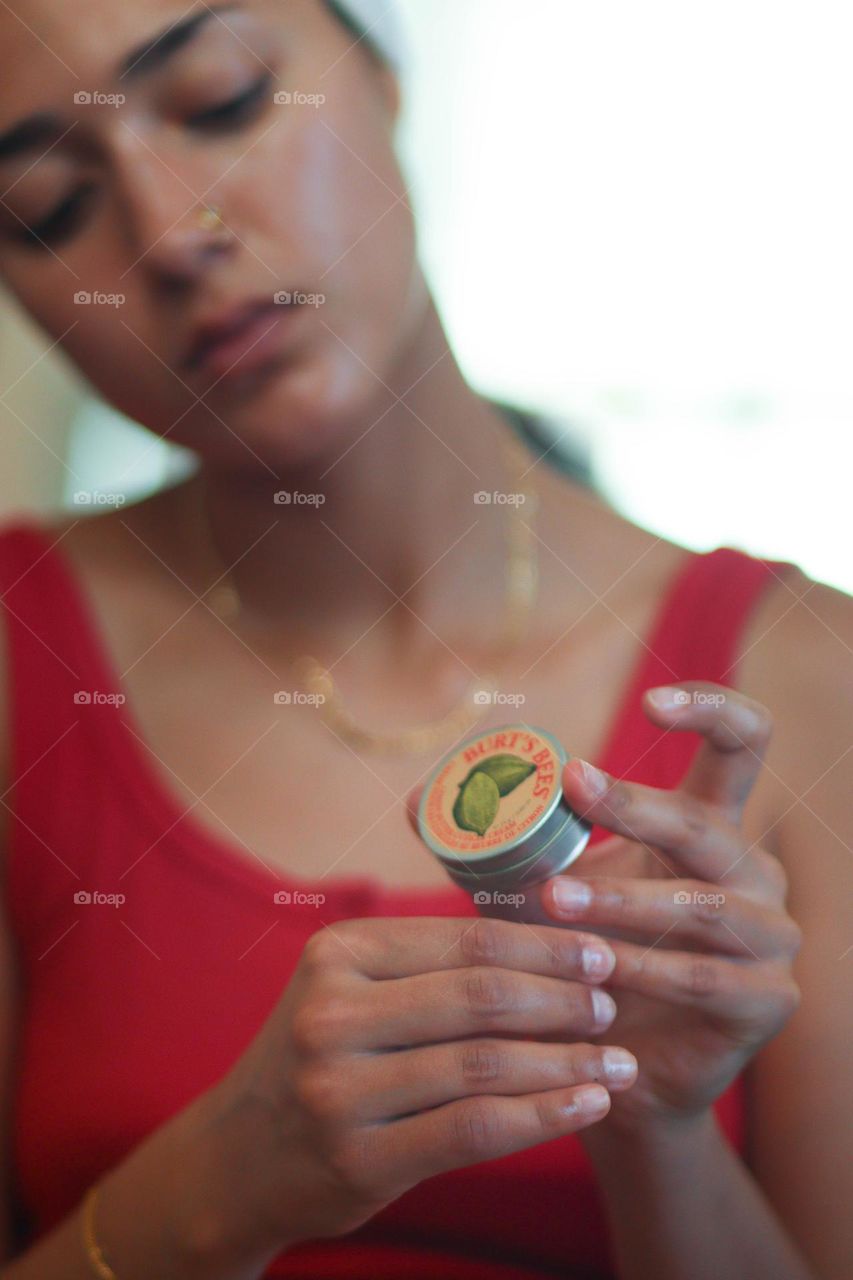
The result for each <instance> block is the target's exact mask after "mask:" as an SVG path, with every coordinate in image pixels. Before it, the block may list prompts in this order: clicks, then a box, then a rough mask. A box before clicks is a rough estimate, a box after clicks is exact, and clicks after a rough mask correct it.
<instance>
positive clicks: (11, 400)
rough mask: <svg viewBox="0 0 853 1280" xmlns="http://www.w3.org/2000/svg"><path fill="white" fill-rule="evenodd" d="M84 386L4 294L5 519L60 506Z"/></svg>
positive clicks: (0, 319) (0, 442) (1, 441)
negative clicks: (15, 513)
mask: <svg viewBox="0 0 853 1280" xmlns="http://www.w3.org/2000/svg"><path fill="white" fill-rule="evenodd" d="M84 399H85V392H84V388H83V386H82V384H81V380H80V379H78V378H77V376H76V374H75V373H73V372H72V370H71V368H70V366H69V364H68V362H67V361H66V360H65V357H64V356H61V355H60V354H58V353H57V352H56V350H51V341H50V339H49V338H48V337H47V336H46V335H45V334H43V333H42V332H41V330H40V329H38V328H37V327H36V326H35V325H33V324H32V323H31V322H30V321H29V319H28V318H27V317H26V316H25V315H24V314H23V313H22V312H21V309H20V308H19V306H18V304H17V302H15V300H14V299H11V298H9V297H8V295H6V294H4V293H3V292H2V291H0V516H2V515H7V514H9V513H11V512H14V511H19V510H36V511H47V510H51V509H53V508H55V507H57V506H58V505H59V503H60V501H61V498H62V495H63V492H64V488H65V476H66V475H67V465H66V456H67V452H68V445H69V435H70V431H71V426H72V422H73V420H74V418H75V415H76V414H77V411H78V409H79V408H80V406H81V405H82V404H83V402H84Z"/></svg>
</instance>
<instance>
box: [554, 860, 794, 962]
mask: <svg viewBox="0 0 853 1280" xmlns="http://www.w3.org/2000/svg"><path fill="white" fill-rule="evenodd" d="M541 893H542V902H543V905H544V907H545V910H546V911H547V912H548V914H549V915H551V916H553V918H554V919H555V920H560V921H572V922H575V921H581V922H582V923H583V925H584V926H585V927H586V928H593V929H596V928H599V927H600V926H615V927H616V928H617V929H619V930H622V929H625V930H628V931H629V932H630V933H632V934H635V935H637V936H636V937H634V938H632V939H631V941H636V942H641V941H643V940H645V942H646V944H647V945H648V944H649V943H654V942H655V941H656V940H657V939H659V938H661V937H662V936H665V937H666V940H667V944H668V945H670V946H673V947H675V946H681V947H690V946H699V947H704V948H706V949H707V950H709V951H714V952H720V953H722V954H725V955H735V956H753V957H754V958H755V959H760V958H771V957H773V956H778V955H787V954H789V953H790V951H791V949H792V948H795V946H796V941H797V937H798V935H799V929H798V928H797V926H796V925H795V924H794V921H793V920H792V919H791V918H790V916H788V915H787V914H786V913H785V912H784V911H780V910H779V909H777V908H776V907H770V906H767V905H765V904H763V903H760V902H756V901H754V900H753V899H751V898H746V897H744V896H742V895H741V894H738V893H731V892H723V891H722V890H721V889H720V888H719V886H717V885H714V884H706V883H704V882H703V881H701V880H668V879H667V880H619V879H617V878H615V877H614V876H595V875H593V876H586V877H584V878H583V879H578V878H577V877H574V876H555V877H554V878H553V879H551V880H548V881H546V883H545V884H544V885H543V886H542V890H541Z"/></svg>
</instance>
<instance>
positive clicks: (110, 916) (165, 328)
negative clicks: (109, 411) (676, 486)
mask: <svg viewBox="0 0 853 1280" xmlns="http://www.w3.org/2000/svg"><path fill="white" fill-rule="evenodd" d="M388 7H389V6H388V5H387V4H386V3H379V0H377V3H375V4H370V3H368V4H346V5H338V6H331V5H328V4H326V3H325V2H324V0H291V3H289V4H288V5H280V4H277V3H273V2H272V0H250V2H248V3H241V4H225V5H207V4H200V5H198V6H191V7H190V8H189V9H187V8H186V7H185V6H183V5H181V4H174V3H171V2H170V0H128V3H125V4H123V5H118V6H116V5H113V4H112V3H110V2H109V0H75V3H74V4H71V5H67V6H57V5H54V4H50V3H48V0H21V2H20V3H19V4H18V5H17V6H16V7H15V9H14V12H13V10H12V8H11V7H9V6H5V7H3V9H2V10H0V32H1V33H2V48H3V55H2V58H3V77H2V84H0V165H2V174H0V177H1V178H2V184H3V191H4V192H5V194H4V196H3V201H2V206H0V213H2V240H0V270H2V274H3V277H4V279H5V281H6V282H7V284H8V285H9V286H10V287H11V289H12V290H13V291H14V293H15V294H16V295H17V297H18V298H19V299H20V301H21V302H22V303H23V304H24V306H25V307H26V309H27V310H28V311H29V313H30V314H31V315H32V316H33V317H34V318H35V319H36V320H37V321H38V322H39V323H40V324H41V325H42V326H43V328H44V329H45V331H46V332H47V333H48V334H49V335H50V337H51V339H52V340H53V341H55V342H57V343H59V344H60V345H61V346H62V347H63V348H64V349H65V350H66V351H67V352H68V354H69V355H70V357H71V359H72V360H73V361H74V362H75V364H76V365H77V366H78V367H79V369H80V370H81V371H82V372H83V373H84V374H85V375H86V376H87V377H88V378H89V379H90V380H91V382H92V383H93V384H94V385H95V386H96V387H97V389H98V390H99V391H100V392H101V393H102V395H103V396H104V397H105V398H106V399H107V400H109V401H110V402H112V403H113V404H114V405H116V406H117V407H118V408H120V409H121V410H123V411H124V412H125V413H127V414H129V415H130V416H131V417H133V418H135V419H137V420H138V421H139V422H141V423H143V424H145V425H146V426H147V427H148V428H150V429H151V430H152V431H153V432H154V433H156V434H157V435H159V436H161V437H163V438H168V439H170V440H173V441H175V442H177V443H180V444H183V445H185V446H188V447H189V448H190V449H191V450H193V451H194V452H195V454H196V455H197V456H198V458H199V464H200V465H199V468H198V470H197V471H196V472H195V473H194V474H193V475H191V476H189V477H188V478H186V479H183V480H181V481H180V482H178V483H176V484H174V485H173V486H172V487H170V488H169V489H167V490H165V491H163V492H161V493H158V494H156V495H154V496H153V497H150V498H147V499H146V500H144V501H140V502H137V503H135V504H133V505H131V506H128V507H123V506H121V505H118V502H119V499H120V496H121V495H120V494H118V495H112V498H113V501H114V502H115V504H116V509H114V510H108V511H106V512H104V511H99V512H98V513H97V514H91V515H87V517H86V518H85V519H83V518H78V517H77V516H76V515H75V516H74V517H72V518H68V519H61V520H60V519H56V520H53V521H52V522H49V523H48V522H45V523H42V524H37V523H36V522H34V521H23V520H19V521H16V522H12V523H9V524H7V525H6V527H5V528H4V529H3V531H2V538H0V595H1V596H2V598H3V600H4V606H5V608H4V614H5V624H6V625H5V630H4V666H5V670H6V672H7V675H6V679H5V682H4V686H3V687H5V691H6V692H5V695H4V698H5V705H4V707H3V708H2V710H3V723H4V726H5V730H4V732H5V738H4V753H3V769H4V776H5V778H6V779H7V781H6V782H5V783H4V786H3V791H4V794H5V799H4V805H3V810H2V812H3V814H4V817H5V823H4V827H5V830H4V842H5V843H4V848H5V860H4V870H5V877H4V907H5V914H6V920H5V925H4V931H3V935H2V937H3V962H2V965H0V972H2V974H3V1000H2V1016H3V1029H4V1034H3V1037H2V1044H3V1065H2V1077H0V1078H2V1083H3V1089H4V1097H5V1099H6V1112H7V1113H8V1115H9V1123H8V1133H7V1137H8V1141H7V1143H6V1156H5V1163H4V1173H5V1175H6V1177H5V1193H6V1194H5V1197H4V1205H5V1208H6V1214H5V1221H4V1233H3V1241H2V1243H3V1252H4V1257H5V1259H6V1262H7V1265H6V1266H5V1268H4V1270H3V1272H2V1274H3V1275H4V1276H9V1277H12V1278H14V1280H25V1278H27V1277H31V1276H32V1277H35V1276H38V1277H40V1278H41V1280H52V1278H53V1277H57V1278H58V1277H62V1278H63V1280H69V1278H70V1277H72V1276H73V1277H74V1278H75V1280H77V1278H78V1277H79V1278H80V1280H82V1278H83V1277H86V1276H91V1275H99V1276H106V1277H111V1276H117V1277H119V1278H120V1280H130V1278H132V1277H143V1276H144V1277H153V1276H157V1277H163V1278H164V1280H165V1278H166V1277H169V1278H172V1277H174V1278H175V1280H177V1278H178V1277H191V1276H193V1277H194V1276H204V1277H216V1278H218V1277H221V1278H222V1280H226V1278H227V1280H231V1278H232V1277H233V1278H236V1277H240V1278H241V1280H242V1277H250V1276H252V1277H253V1276H259V1275H261V1274H266V1273H268V1274H271V1275H281V1276H308V1275H312V1276H324V1277H326V1278H327V1280H328V1278H330V1277H336V1276H356V1275H359V1276H362V1275H363V1276H365V1277H367V1276H370V1277H371V1278H372V1280H381V1277H399V1276H400V1275H403V1274H406V1275H410V1276H422V1277H427V1276H429V1277H434V1276H435V1275H438V1274H443V1275H446V1276H452V1277H460V1278H462V1277H467V1278H469V1280H477V1278H485V1277H489V1278H492V1280H497V1277H515V1278H517V1280H520V1278H526V1280H531V1278H532V1277H535V1276H544V1275H561V1276H581V1275H584V1276H592V1275H597V1276H598V1275H602V1276H603V1275H616V1276H619V1277H620V1278H622V1280H639V1278H640V1277H644V1278H645V1277H648V1276H650V1275H655V1276H657V1277H661V1280H663V1278H664V1277H665V1278H666V1280H670V1278H675V1277H679V1278H682V1277H690V1280H705V1278H706V1277H708V1278H710V1277H715V1278H716V1277H717V1276H719V1275H720V1274H726V1275H728V1276H729V1277H730V1280H747V1278H748V1280H757V1278H760V1277H768V1278H769V1277H773V1280H807V1278H808V1280H814V1278H816V1277H820V1278H821V1280H841V1277H842V1276H847V1275H848V1274H849V1267H850V1263H851V1260H853V1229H851V1225H850V1219H849V1214H847V1213H846V1212H844V1210H845V1209H846V1206H847V1204H848V1203H849V1200H850V1197H851V1193H853V1175H851V1170H850V1165H849V1161H848V1160H847V1159H846V1151H847V1141H848V1139H849V1133H850V1121H851V1114H853V1103H851V1101H850V1100H849V1097H848V1095H847V1091H845V1090H844V1089H843V1088H842V1083H843V1080H844V1062H845V1058H844V1050H846V1047H847V1046H848V1045H849V1043H850V1041H851V1036H853V1002H851V1000H850V998H849V977H848V974H849V968H845V965H847V966H849V963H850V960H849V955H850V947H851V944H853V908H851V896H850V894H849V892H847V889H848V888H849V877H850V869H849V862H848V861H847V855H848V853H849V845H850V843H851V838H850V837H851V830H850V814H849V778H850V773H849V764H848V762H847V761H848V757H847V756H846V755H845V753H846V752H849V749H850V748H849V741H848V737H849V732H848V727H849V723H850V712H851V709H852V708H853V687H852V686H851V679H850V672H851V663H850V654H851V651H853V611H851V606H850V602H849V600H848V599H847V598H846V597H845V596H843V595H842V594H841V593H840V592H837V591H833V590H831V589H830V588H828V587H826V586H823V585H820V584H816V583H814V582H812V581H810V580H809V579H807V578H806V577H805V576H804V575H803V574H802V573H801V572H800V571H799V569H798V568H797V567H796V566H794V565H790V564H784V563H781V562H775V561H773V562H764V561H759V560H755V559H753V558H751V557H749V556H746V555H744V554H743V553H740V552H737V551H734V550H732V549H728V548H720V549H718V550H717V551H715V552H712V553H710V554H708V555H696V554H694V553H691V552H689V551H686V550H685V549H684V548H683V547H680V546H678V545H676V544H674V543H670V542H667V541H666V540H663V539H659V538H656V537H654V536H652V535H651V534H649V533H648V532H646V531H645V530H642V529H640V528H638V527H636V526H635V525H632V524H631V523H630V522H628V521H626V520H624V519H622V518H621V517H619V516H618V515H617V514H616V513H615V512H613V511H611V510H610V509H608V507H607V506H606V504H605V503H604V502H602V501H601V500H600V499H599V498H598V497H597V496H596V495H595V494H594V493H593V492H591V491H589V490H588V489H587V488H586V487H585V486H584V485H583V484H582V483H579V482H578V481H576V480H574V479H572V478H571V477H570V476H567V475H565V474H561V473H560V472H559V471H558V470H557V469H556V468H554V467H552V466H551V465H550V462H551V459H550V458H547V457H543V453H544V450H543V449H535V448H532V447H531V443H530V442H529V441H527V442H526V443H523V444H522V445H519V444H518V440H519V439H520V437H517V436H516V435H515V434H514V432H513V431H512V428H511V426H510V425H509V423H508V421H507V419H506V417H505V416H504V415H503V414H502V413H501V412H500V411H499V410H498V409H497V407H496V406H494V405H493V404H491V403H489V402H487V401H486V400H484V399H483V398H481V397H480V396H478V395H476V394H475V392H474V391H473V390H472V389H471V388H470V387H469V386H468V385H467V384H466V383H465V381H464V379H463V377H462V375H461V373H460V371H459V369H458V367H457V365H456V363H455V361H454V359H453V356H452V354H451V353H450V352H449V351H448V348H447V343H446V340H445V337H444V333H443V330H442V326H441V323H440V320H439V318H438V315H437V312H436V309H435V307H434V305H433V303H432V301H431V299H430V297H429V294H428V291H427V289H426V286H425V284H424V279H423V276H422V274H421V271H420V269H419V267H418V264H417V258H416V252H415V237H414V229H413V222H412V216H411V211H410V209H409V207H408V204H407V200H406V191H405V184H404V182H403V180H402V177H401V175H400V172H399V169H398V166H397V163H396V159H395V155H394V149H393V131H394V122H395V118H396V115H397V111H398V105H399V92H398V83H397V79H396V76H395V72H394V55H395V49H396V46H395V45H394V44H393V43H391V42H390V41H389V29H388V28H387V27H386V25H385V20H386V17H387V10H388ZM359 18H360V19H361V21H362V23H363V25H362V26H361V27H360V28H359V27H358V24H357V21H356V20H357V19H359ZM354 31H355V32H356V33H360V34H354ZM80 292H84V293H88V294H90V296H91V297H92V298H94V299H96V302H97V300H98V299H103V298H104V297H109V296H112V295H122V297H123V301H122V302H121V304H120V305H119V306H116V307H111V306H109V305H104V304H98V305H96V303H92V304H91V305H88V306H85V307H81V306H80V305H79V304H75V301H74V298H75V294H79V293H80ZM113 300H114V301H117V298H116V297H113ZM483 495H486V496H487V497H489V496H490V497H491V498H492V499H493V501H491V502H486V501H483ZM88 496H89V499H90V502H93V503H94V502H97V503H98V504H99V505H100V503H101V501H102V499H103V498H104V497H105V496H106V497H110V495H88ZM534 497H535V498H536V499H537V501H536V502H534V501H533V498H534ZM662 498H665V495H662ZM525 507H526V509H525ZM507 529H508V530H509V531H510V537H511V539H512V543H511V545H512V546H513V548H514V553H515V561H514V564H515V565H516V568H515V570H514V571H513V573H508V572H507V564H506V562H505V551H504V539H505V537H506V532H507ZM535 559H537V560H538V569H539V592H538V595H537V596H536V598H535V602H534V600H533V598H532V593H531V585H532V583H533V582H534V581H535V574H534V567H535V566H534V561H535ZM519 564H520V565H521V568H520V569H519V568H518V565H519ZM504 578H506V579H507V581H508V582H509V584H510V589H509V591H508V593H507V597H506V600H504V597H503V582H504ZM596 604H601V605H603V608H600V609H599V608H596V607H594V606H595V605H596ZM502 609H503V610H504V613H503V618H504V621H503V624H501V616H502V615H501V610H502ZM306 654H314V655H317V657H316V659H315V663H316V664H318V665H319V667H320V668H322V669H326V668H328V669H330V670H331V671H332V674H333V681H330V680H329V679H328V678H319V677H317V675H316V666H312V665H311V664H310V663H307V664H306V663H305V662H304V661H301V659H302V658H303V657H304V655H306ZM804 655H805V656H806V657H807V659H808V661H803V657H804ZM493 669H494V670H495V671H496V674H497V677H498V683H499V692H501V693H502V696H503V697H504V699H508V698H515V700H516V704H517V703H518V699H519V698H520V697H521V696H523V698H524V699H525V700H524V703H523V709H522V710H521V712H520V713H519V714H521V715H523V717H524V719H525V721H527V722H529V723H532V724H543V725H545V726H547V727H548V728H549V729H550V730H552V731H553V732H554V733H555V734H556V735H557V737H559V738H560V739H561V740H562V741H564V742H565V743H566V745H567V747H568V748H569V750H570V751H571V753H572V755H573V756H577V757H582V758H583V759H585V760H587V761H597V762H598V763H599V764H600V765H601V766H602V768H603V771H604V778H603V783H604V789H603V791H601V792H599V791H597V790H596V785H595V784H596V775H595V773H594V771H592V772H589V773H587V772H585V771H584V770H583V769H581V767H580V764H579V761H578V760H577V759H576V760H574V761H573V762H572V764H571V765H570V766H568V767H567V768H566V771H565V776H564V779H563V782H564V787H565V793H566V797H567V799H568V801H569V803H570V804H571V805H572V806H573V807H575V808H576V809H578V810H579V811H580V812H583V813H584V814H586V815H588V816H589V817H590V819H591V820H592V821H594V822H595V823H596V824H597V826H596V831H595V834H594V837H593V840H592V841H591V844H590V847H589V849H588V850H587V851H586V852H585V854H584V855H583V857H582V859H581V860H580V861H579V862H578V864H577V865H576V866H575V867H573V868H572V872H573V874H570V875H565V876H559V877H556V878H554V879H553V880H551V881H549V882H548V883H546V884H545V885H543V886H542V888H541V890H540V892H541V904H542V910H543V916H544V918H546V919H548V920H550V921H551V923H550V924H547V925H545V924H543V925H537V926H527V925H522V924H520V923H513V922H509V921H495V920H486V919H480V918H479V917H478V916H477V915H476V912H475V908H474V907H473V905H472V903H471V900H470V899H469V898H468V897H467V896H466V895H465V894H464V893H463V892H462V891H461V890H459V889H457V888H456V887H455V886H453V885H451V884H450V883H449V882H448V881H447V880H446V879H445V878H444V873H443V872H442V871H441V869H440V868H439V867H438V866H437V865H435V864H433V862H432V861H431V859H430V857H429V855H428V854H427V853H426V852H425V850H424V848H423V846H422V845H421V844H420V842H419V841H418V840H417V839H416V837H415V835H414V834H413V833H412V831H411V830H410V829H408V828H407V826H406V824H405V822H404V821H403V816H404V810H403V801H404V800H405V799H406V798H408V805H409V812H410V814H411V812H412V809H413V806H414V804H415V802H416V798H417V795H418V789H419V786H420V784H421V783H422V781H423V778H424V776H425V775H426V774H427V773H428V771H429V769H430V768H431V767H432V765H433V764H434V763H435V761H436V760H437V759H438V758H439V757H440V755H441V754H442V753H443V751H444V750H446V749H447V748H448V747H449V746H450V745H451V743H452V742H453V741H454V740H456V739H457V738H458V736H459V732H460V725H461V724H462V723H463V720H464V721H465V722H467V723H474V722H476V723H478V724H480V725H483V724H487V723H492V724H497V723H501V722H502V721H504V720H506V719H507V718H508V716H507V714H506V705H505V703H498V702H494V703H490V704H488V705H487V708H486V710H487V715H486V717H485V718H484V717H483V714H482V711H483V707H482V703H480V704H478V705H477V706H476V707H474V708H473V710H472V705H471V697H470V689H469V686H470V685H472V684H473V686H474V688H475V690H476V689H477V688H478V686H479V685H482V683H483V681H484V680H485V678H486V673H488V672H490V671H492V670H493ZM673 683H675V684H676V685H677V686H678V689H679V692H678V693H677V694H676V696H675V700H674V701H672V700H670V701H669V702H668V701H666V697H665V694H663V695H661V697H660V698H659V699H658V700H655V698H653V696H652V691H653V688H654V687H660V686H668V685H671V684H673ZM338 686H340V690H341V691H342V693H339V692H338ZM341 699H343V701H342V700H341ZM771 711H772V718H773V722H774V723H775V731H774V732H773V734H772V735H771ZM475 712H479V713H480V719H479V720H476V716H475V714H474V713H475ZM466 717H467V720H466V719H465V718H466ZM368 725H369V726H370V729H369V730H368V729H366V728H365V727H364V726H368ZM424 725H425V726H426V727H425V728H424V727H423V726H424ZM411 726H415V729H413V730H412V729H411ZM602 837H604V838H602ZM786 891H787V896H786ZM584 894H585V895H586V896H584ZM801 940H803V946H802V948H801V949H800V942H801ZM845 957H848V958H846V959H845ZM609 993H612V998H611V997H610V995H609ZM614 1001H615V1004H614ZM13 1257H14V1260H12V1259H13Z"/></svg>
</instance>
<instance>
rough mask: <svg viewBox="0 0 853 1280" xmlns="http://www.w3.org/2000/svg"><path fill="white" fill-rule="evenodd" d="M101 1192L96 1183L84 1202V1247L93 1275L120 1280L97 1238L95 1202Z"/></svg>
mask: <svg viewBox="0 0 853 1280" xmlns="http://www.w3.org/2000/svg"><path fill="white" fill-rule="evenodd" d="M99 1190H100V1188H99V1187H98V1185H97V1183H96V1184H95V1185H94V1186H93V1187H90V1188H89V1190H88V1191H87V1193H86V1198H85V1200H84V1201H83V1247H84V1249H85V1250H86V1255H87V1257H88V1259H89V1265H90V1266H91V1268H92V1271H93V1273H94V1274H95V1275H96V1276H98V1277H100V1280H118V1276H117V1275H116V1273H115V1272H114V1271H113V1269H112V1267H111V1266H110V1264H109V1263H108V1262H107V1260H106V1258H105V1257H104V1255H103V1252H102V1250H101V1246H100V1245H99V1244H98V1241H97V1239H96V1237H95V1201H96V1200H97V1198H98V1191H99Z"/></svg>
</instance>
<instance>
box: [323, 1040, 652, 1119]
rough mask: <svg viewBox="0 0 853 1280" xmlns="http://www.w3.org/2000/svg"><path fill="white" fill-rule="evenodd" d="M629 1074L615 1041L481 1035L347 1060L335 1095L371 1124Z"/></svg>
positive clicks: (610, 1084)
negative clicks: (470, 1100) (468, 1100)
mask: <svg viewBox="0 0 853 1280" xmlns="http://www.w3.org/2000/svg"><path fill="white" fill-rule="evenodd" d="M636 1074H637V1059H636V1058H635V1057H634V1055H633V1054H632V1053H629V1052H628V1050H627V1049H620V1048H618V1047H617V1046H615V1045H599V1044H589V1043H588V1042H583V1041H581V1042H580V1043H571V1044H541V1043H537V1042H536V1041H531V1040H525V1041H516V1040H503V1039H500V1038H494V1039H482V1038H481V1039H472V1040H458V1041H456V1042H453V1043H450V1044H431V1045H426V1046H424V1047H422V1048H419V1049H402V1050H400V1051H399V1052H397V1053H383V1054H378V1055H376V1056H375V1057H369V1058H366V1059H362V1060H358V1059H351V1060H350V1067H349V1069H348V1072H347V1079H346V1080H345V1081H343V1082H341V1081H339V1082H338V1086H337V1092H338V1094H339V1105H340V1106H341V1109H342V1112H343V1114H349V1115H353V1114H357V1116H358V1118H359V1119H360V1120H362V1121H369V1122H373V1121H378V1120H390V1119H394V1118H395V1117H399V1116H403V1115H409V1114H410V1113H411V1112H414V1111H423V1110H425V1109H426V1108H427V1107H437V1106H441V1105H442V1104H444V1103H445V1102H452V1101H453V1100H454V1099H456V1098H465V1097H468V1096H470V1095H472V1094H480V1093H489V1094H502V1095H516V1094H523V1093H539V1092H540V1091H542V1090H545V1089H561V1088H562V1089H565V1088H569V1087H570V1086H572V1085H578V1084H594V1083H596V1082H598V1083H600V1084H604V1085H606V1086H607V1088H608V1089H628V1088H630V1086H631V1085H632V1084H633V1082H634V1079H635V1078H636Z"/></svg>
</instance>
